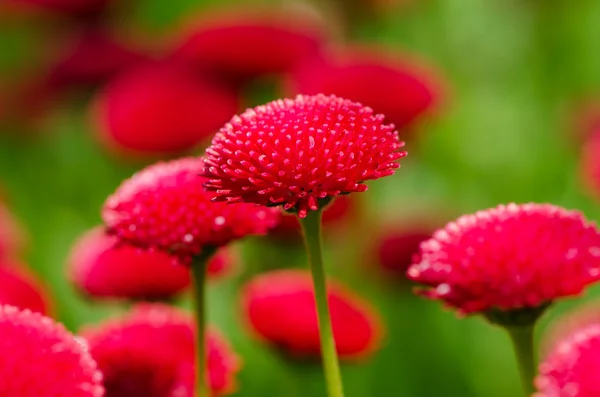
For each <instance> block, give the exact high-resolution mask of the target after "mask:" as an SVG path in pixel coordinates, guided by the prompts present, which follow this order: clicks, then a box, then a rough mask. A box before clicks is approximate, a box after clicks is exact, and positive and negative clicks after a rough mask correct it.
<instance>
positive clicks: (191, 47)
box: [174, 10, 325, 83]
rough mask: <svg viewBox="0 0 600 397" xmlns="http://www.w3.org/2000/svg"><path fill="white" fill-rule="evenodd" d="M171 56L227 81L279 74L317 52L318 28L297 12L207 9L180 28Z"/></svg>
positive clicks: (321, 33)
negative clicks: (196, 18) (196, 19)
mask: <svg viewBox="0 0 600 397" xmlns="http://www.w3.org/2000/svg"><path fill="white" fill-rule="evenodd" d="M182 36H183V37H182V38H181V39H180V44H178V45H176V48H177V49H176V50H175V54H174V57H175V58H176V59H180V60H184V61H186V62H189V63H190V64H192V65H195V66H196V67H197V68H198V69H200V70H205V71H209V72H212V73H215V74H217V75H219V76H222V77H224V78H226V79H227V80H229V81H233V82H239V83H243V82H245V81H247V80H248V79H250V78H253V77H257V76H260V75H264V74H272V73H284V72H288V71H290V70H291V69H293V68H294V67H295V66H296V65H297V64H298V63H299V62H300V61H301V60H302V59H304V58H306V57H309V56H314V54H316V53H317V52H319V50H320V48H321V46H322V42H323V41H324V36H325V34H324V31H323V29H322V28H321V26H319V24H317V23H316V22H315V21H314V20H311V19H310V18H308V17H306V16H304V15H301V14H295V15H286V14H274V13H272V12H268V11H264V10H263V11H262V12H257V11H256V10H253V11H247V12H236V13H230V12H228V13H224V14H214V13H213V14H207V15H206V16H205V18H203V19H202V20H201V21H196V22H195V23H194V25H192V26H190V27H189V28H187V29H186V30H185V32H184V33H183V35H182Z"/></svg>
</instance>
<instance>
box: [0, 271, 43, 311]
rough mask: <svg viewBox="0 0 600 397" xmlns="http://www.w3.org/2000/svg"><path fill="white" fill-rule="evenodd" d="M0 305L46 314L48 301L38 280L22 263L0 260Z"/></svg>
mask: <svg viewBox="0 0 600 397" xmlns="http://www.w3.org/2000/svg"><path fill="white" fill-rule="evenodd" d="M0 305H11V306H15V307H18V308H19V309H29V310H31V311H32V312H36V313H41V314H48V312H49V308H50V302H49V300H48V297H47V295H46V292H45V290H44V288H43V286H42V285H41V284H40V282H39V281H38V280H37V279H36V278H35V277H34V276H33V275H32V274H30V273H29V272H28V271H26V270H25V269H24V267H23V265H21V264H18V263H13V262H9V263H7V262H2V261H0Z"/></svg>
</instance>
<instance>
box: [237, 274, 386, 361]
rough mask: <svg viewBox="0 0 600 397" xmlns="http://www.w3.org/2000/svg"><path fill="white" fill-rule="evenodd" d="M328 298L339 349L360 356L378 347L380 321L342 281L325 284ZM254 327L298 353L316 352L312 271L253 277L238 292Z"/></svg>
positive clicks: (343, 353)
mask: <svg viewBox="0 0 600 397" xmlns="http://www.w3.org/2000/svg"><path fill="white" fill-rule="evenodd" d="M328 302H329V310H330V311H331V323H332V326H333V335H334V338H335V342H336V348H337V352H338V354H339V356H340V358H342V359H351V358H356V357H364V356H366V355H368V354H370V353H372V352H373V351H374V350H375V349H377V348H378V347H379V342H380V339H381V333H382V329H381V323H380V320H379V317H378V316H377V314H376V312H375V311H374V310H373V308H371V306H370V305H369V304H368V303H367V302H365V301H363V300H362V299H360V298H358V297H357V296H355V295H354V294H353V293H351V292H350V291H348V290H347V289H345V288H344V287H343V286H341V285H340V284H337V283H334V282H329V283H328ZM242 306H243V311H244V314H245V316H246V318H247V320H248V323H249V325H250V327H251V328H252V330H253V331H254V332H255V333H256V334H257V335H258V336H259V337H261V338H263V339H265V340H266V341H268V342H269V343H272V344H273V345H275V346H277V347H279V348H281V349H282V350H284V351H286V352H288V353H290V354H292V355H296V356H319V355H320V351H321V348H320V344H319V341H320V339H319V329H318V324H317V312H316V308H315V296H314V292H313V286H312V280H311V276H310V273H309V272H308V271H303V270H278V271H273V272H269V273H264V274H261V275H258V276H256V277H255V278H254V279H252V280H251V281H250V282H249V283H248V284H247V285H246V286H245V287H244V290H243V292H242Z"/></svg>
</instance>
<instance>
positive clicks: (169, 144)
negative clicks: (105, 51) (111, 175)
mask: <svg viewBox="0 0 600 397" xmlns="http://www.w3.org/2000/svg"><path fill="white" fill-rule="evenodd" d="M238 103H239V99H238V95H237V93H235V92H233V91H232V90H231V89H228V88H226V87H224V86H223V85H221V84H218V83H216V82H215V81H212V80H209V79H208V78H205V77H203V76H201V75H199V74H198V73H194V72H193V71H192V70H190V69H189V68H187V67H185V66H183V65H181V64H176V63H173V62H162V63H150V64H145V65H139V66H137V67H134V68H130V69H129V70H127V71H125V72H124V73H122V74H121V75H119V76H117V77H116V78H115V79H114V80H112V81H111V82H110V83H109V84H108V85H107V86H106V87H105V88H104V90H103V91H102V92H101V94H100V97H99V99H98V101H97V102H96V103H95V107H94V117H95V122H96V123H97V124H98V126H97V132H98V134H99V137H100V139H101V140H102V141H103V142H104V143H105V144H106V145H107V146H108V147H109V148H113V149H117V150H121V151H123V152H139V153H149V154H157V153H158V154H160V153H173V152H181V151H184V150H188V149H191V148H193V147H194V146H196V145H198V144H199V143H200V142H202V140H204V139H206V138H208V137H209V136H212V135H213V134H214V132H215V131H216V130H217V129H218V128H219V127H220V126H221V125H223V123H225V122H226V121H227V120H228V119H229V118H231V116H232V115H234V114H235V113H236V112H237V110H238Z"/></svg>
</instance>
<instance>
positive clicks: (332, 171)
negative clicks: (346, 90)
mask: <svg viewBox="0 0 600 397" xmlns="http://www.w3.org/2000/svg"><path fill="white" fill-rule="evenodd" d="M383 117H384V116H383V115H374V114H373V111H372V110H371V109H370V108H368V107H364V106H362V105H361V104H359V103H355V102H351V101H348V100H345V99H342V98H337V97H335V96H324V95H316V96H303V95H299V96H297V97H296V99H283V100H277V101H274V102H270V103H268V104H266V105H264V106H258V107H256V108H254V109H249V110H247V111H246V112H245V113H243V114H242V115H240V116H236V117H234V118H233V119H232V120H231V121H230V122H229V123H228V124H226V125H225V127H223V128H222V129H221V130H220V131H219V133H217V135H216V136H215V137H214V139H213V141H212V145H211V146H210V147H209V148H208V149H207V150H206V154H207V155H206V159H205V162H206V170H205V175H206V176H207V177H208V178H209V181H208V182H207V183H206V184H205V186H206V187H207V189H209V190H212V191H215V192H216V198H215V200H218V201H227V202H229V203H237V202H246V203H256V204H261V205H270V206H274V205H282V206H283V208H284V209H285V210H294V211H295V212H297V214H298V216H300V217H301V218H304V217H305V216H306V214H307V213H308V211H310V210H313V211H314V210H317V209H318V208H319V206H322V204H321V203H319V200H323V199H328V198H330V197H335V196H338V195H340V194H346V193H352V192H364V191H365V190H367V186H366V185H365V184H363V182H364V181H366V180H371V179H377V178H381V177H384V176H388V175H392V174H393V173H394V171H395V169H396V168H398V167H399V166H400V165H399V164H398V163H397V162H396V160H398V159H399V158H401V157H403V156H404V155H405V154H406V153H405V152H401V151H399V149H400V148H401V147H402V146H403V143H402V142H400V141H399V140H398V133H397V132H396V131H395V130H394V127H393V126H392V125H386V124H383Z"/></svg>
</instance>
